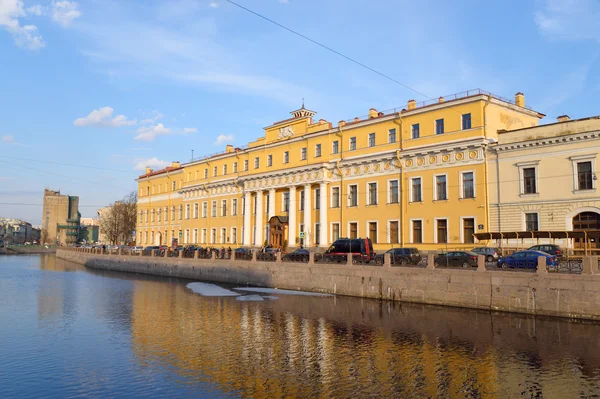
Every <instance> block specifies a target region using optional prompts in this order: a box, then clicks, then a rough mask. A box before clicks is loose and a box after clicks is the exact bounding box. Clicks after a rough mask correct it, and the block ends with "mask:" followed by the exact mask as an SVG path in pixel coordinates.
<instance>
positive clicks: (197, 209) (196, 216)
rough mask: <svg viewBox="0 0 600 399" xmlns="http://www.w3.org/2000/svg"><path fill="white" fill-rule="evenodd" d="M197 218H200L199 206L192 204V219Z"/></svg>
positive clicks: (195, 203) (196, 203)
mask: <svg viewBox="0 0 600 399" xmlns="http://www.w3.org/2000/svg"><path fill="white" fill-rule="evenodd" d="M198 216H200V204H199V203H198V202H194V219H198Z"/></svg>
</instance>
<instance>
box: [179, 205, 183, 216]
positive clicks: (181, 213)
mask: <svg viewBox="0 0 600 399" xmlns="http://www.w3.org/2000/svg"><path fill="white" fill-rule="evenodd" d="M182 216H183V206H181V205H179V220H181V219H182Z"/></svg>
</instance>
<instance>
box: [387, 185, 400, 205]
mask: <svg viewBox="0 0 600 399" xmlns="http://www.w3.org/2000/svg"><path fill="white" fill-rule="evenodd" d="M399 199H400V198H399V194H398V180H392V181H390V198H389V201H390V204H397V203H398V202H399Z"/></svg>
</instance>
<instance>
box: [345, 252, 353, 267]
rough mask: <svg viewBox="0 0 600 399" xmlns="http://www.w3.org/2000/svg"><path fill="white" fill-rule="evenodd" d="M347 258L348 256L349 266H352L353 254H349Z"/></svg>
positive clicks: (347, 262)
mask: <svg viewBox="0 0 600 399" xmlns="http://www.w3.org/2000/svg"><path fill="white" fill-rule="evenodd" d="M346 256H347V258H346V264H347V265H352V254H351V253H349V254H347V255H346Z"/></svg>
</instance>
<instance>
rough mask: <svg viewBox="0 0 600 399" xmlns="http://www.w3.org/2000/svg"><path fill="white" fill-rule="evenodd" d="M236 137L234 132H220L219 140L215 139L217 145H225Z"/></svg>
mask: <svg viewBox="0 0 600 399" xmlns="http://www.w3.org/2000/svg"><path fill="white" fill-rule="evenodd" d="M233 139H234V137H233V135H232V134H220V135H218V136H217V140H216V141H215V145H223V144H226V143H231V142H232V141H233Z"/></svg>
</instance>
